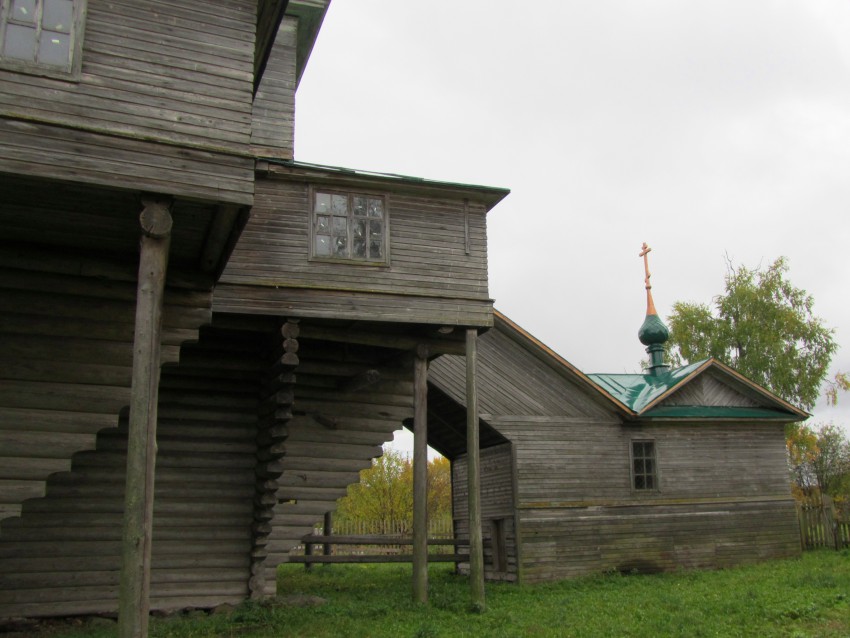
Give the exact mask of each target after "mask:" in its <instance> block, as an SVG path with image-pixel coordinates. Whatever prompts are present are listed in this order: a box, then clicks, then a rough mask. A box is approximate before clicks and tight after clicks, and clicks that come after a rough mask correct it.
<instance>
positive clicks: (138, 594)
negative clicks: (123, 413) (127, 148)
mask: <svg viewBox="0 0 850 638" xmlns="http://www.w3.org/2000/svg"><path fill="white" fill-rule="evenodd" d="M142 203H143V205H144V209H143V210H142V213H141V216H140V218H139V221H140V223H141V226H142V239H141V254H140V256H139V279H138V284H137V286H138V287H137V290H136V326H135V335H134V338H133V339H134V340H133V376H132V382H131V391H130V425H129V433H128V436H127V482H126V488H125V494H124V533H123V543H122V550H121V580H120V589H119V602H118V632H119V636H121V638H131V637H133V638H135V637H137V636H147V635H148V613H149V611H150V575H151V540H152V531H153V493H154V469H155V465H156V420H157V401H158V399H159V366H160V343H161V340H162V338H161V333H162V304H163V295H164V291H165V275H166V271H167V269H168V249H169V245H170V243H171V211H170V208H171V201H170V200H165V199H159V198H153V197H152V198H145V199H143V200H142Z"/></svg>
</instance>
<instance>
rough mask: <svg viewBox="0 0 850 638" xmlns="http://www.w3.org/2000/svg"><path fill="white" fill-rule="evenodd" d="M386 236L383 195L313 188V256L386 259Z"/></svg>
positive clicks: (358, 259) (379, 261)
mask: <svg viewBox="0 0 850 638" xmlns="http://www.w3.org/2000/svg"><path fill="white" fill-rule="evenodd" d="M386 240H387V207H386V201H385V200H384V198H383V197H381V196H378V195H365V194H359V193H339V192H330V191H320V190H317V191H314V192H313V257H316V258H327V259H350V260H354V261H363V262H376V263H386V261H387V250H386Z"/></svg>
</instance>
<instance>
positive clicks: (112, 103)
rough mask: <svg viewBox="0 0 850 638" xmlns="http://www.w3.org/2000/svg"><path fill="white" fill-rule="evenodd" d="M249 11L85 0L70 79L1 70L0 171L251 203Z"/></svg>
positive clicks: (248, 2) (242, 4)
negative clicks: (76, 70)
mask: <svg viewBox="0 0 850 638" xmlns="http://www.w3.org/2000/svg"><path fill="white" fill-rule="evenodd" d="M256 10H257V5H256V2H255V1H253V0H228V1H227V2H217V3H215V4H214V5H212V4H210V3H207V2H200V1H197V0H193V1H184V2H179V3H163V2H159V1H156V0H132V1H131V0H119V1H117V2H116V1H106V0H89V2H88V18H87V20H86V24H85V36H84V42H83V51H82V73H81V75H80V78H79V80H74V81H66V80H57V79H50V78H43V77H39V76H35V75H28V74H23V73H15V72H11V71H6V70H0V171H5V172H10V173H19V174H27V175H32V176H40V177H46V178H60V179H62V178H64V179H71V180H75V181H82V182H87V183H96V184H104V185H113V186H119V187H122V188H137V189H147V190H152V191H158V192H166V193H171V194H175V195H189V196H194V197H199V198H205V199H213V198H214V199H218V200H220V201H229V202H238V203H243V204H250V202H251V193H252V190H253V174H252V170H253V162H252V161H251V160H250V157H249V155H250V142H251V139H250V138H251V102H252V90H253V62H254V34H255V30H256Z"/></svg>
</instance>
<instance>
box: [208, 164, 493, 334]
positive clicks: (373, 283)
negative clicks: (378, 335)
mask: <svg viewBox="0 0 850 638" xmlns="http://www.w3.org/2000/svg"><path fill="white" fill-rule="evenodd" d="M326 187H327V186H326ZM328 188H329V187H328ZM343 190H349V189H343ZM367 192H380V187H379V186H376V188H374V189H372V190H370V191H367ZM387 206H388V210H389V224H388V225H389V254H390V264H389V265H388V266H372V265H359V264H350V263H338V264H335V263H328V262H326V261H324V262H320V261H311V260H310V223H311V214H310V210H309V185H308V184H307V183H306V182H303V181H295V182H290V181H284V180H282V179H264V180H258V181H257V188H256V194H255V206H254V209H253V212H252V217H251V220H250V221H249V222H248V226H247V227H246V228H245V231H244V232H243V234H242V237H241V239H240V241H239V243H238V244H237V246H236V249H235V250H234V252H233V256H232V258H231V259H230V262H229V263H228V266H227V268H226V270H225V272H224V275H223V276H222V279H221V286H220V288H219V290H218V292H217V294H216V300H215V308H216V310H218V311H227V312H248V313H263V312H266V313H268V312H274V311H275V309H276V310H277V312H278V313H280V314H283V313H284V312H291V313H292V314H297V315H300V316H305V317H323V316H328V317H336V318H352V319H367V320H386V321H405V322H420V321H421V322H429V323H431V322H433V323H438V322H442V323H449V324H469V325H490V323H491V322H492V318H491V313H492V305H491V301H490V300H489V297H488V291H487V237H486V218H485V209H484V207H483V206H482V205H480V204H475V203H472V202H470V203H469V205H468V227H469V239H470V241H469V245H470V253H469V254H467V253H466V242H465V237H466V235H465V232H466V230H465V216H464V202H463V200H462V199H461V200H451V199H444V198H443V199H433V198H429V197H426V196H422V195H410V194H404V193H398V192H392V193H388V194H387Z"/></svg>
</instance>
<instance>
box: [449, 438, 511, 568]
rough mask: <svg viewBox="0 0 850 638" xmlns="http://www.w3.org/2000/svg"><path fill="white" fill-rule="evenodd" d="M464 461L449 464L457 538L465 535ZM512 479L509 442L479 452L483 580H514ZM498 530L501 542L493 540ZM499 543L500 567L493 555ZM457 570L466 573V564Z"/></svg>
mask: <svg viewBox="0 0 850 638" xmlns="http://www.w3.org/2000/svg"><path fill="white" fill-rule="evenodd" d="M466 458H467V457H466V454H463V455H461V456H459V457H458V458H456V459H454V460H453V461H452V512H453V514H452V517H453V519H454V525H455V535H456V536H459V537H461V538H467V537H468V536H469V498H468V494H469V489H468V485H467V474H466ZM513 480H514V477H513V462H512V460H511V445H510V444H509V443H508V444H504V445H499V446H496V447H491V448H487V449H484V450H481V532H482V537H483V538H484V540H485V541H487V542H485V548H484V577H485V578H486V579H487V580H505V581H516V580H517V573H518V569H517V566H518V562H519V561H518V545H517V534H516V512H517V510H516V507H515V500H514V484H513ZM500 528H501V530H500ZM500 531H501V535H502V540H501V541H500V540H499V539H498V538H497V535H498V534H499V532H500ZM502 543H504V546H503V547H502V548H501V551H502V553H503V558H502V559H501V561H503V564H502V565H500V564H499V562H500V559H499V558H498V557H497V554H498V553H499V551H500V549H499V548H500V545H501V544H502ZM459 569H460V570H461V572H464V573H468V570H469V565H468V563H461V564H460V565H459Z"/></svg>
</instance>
